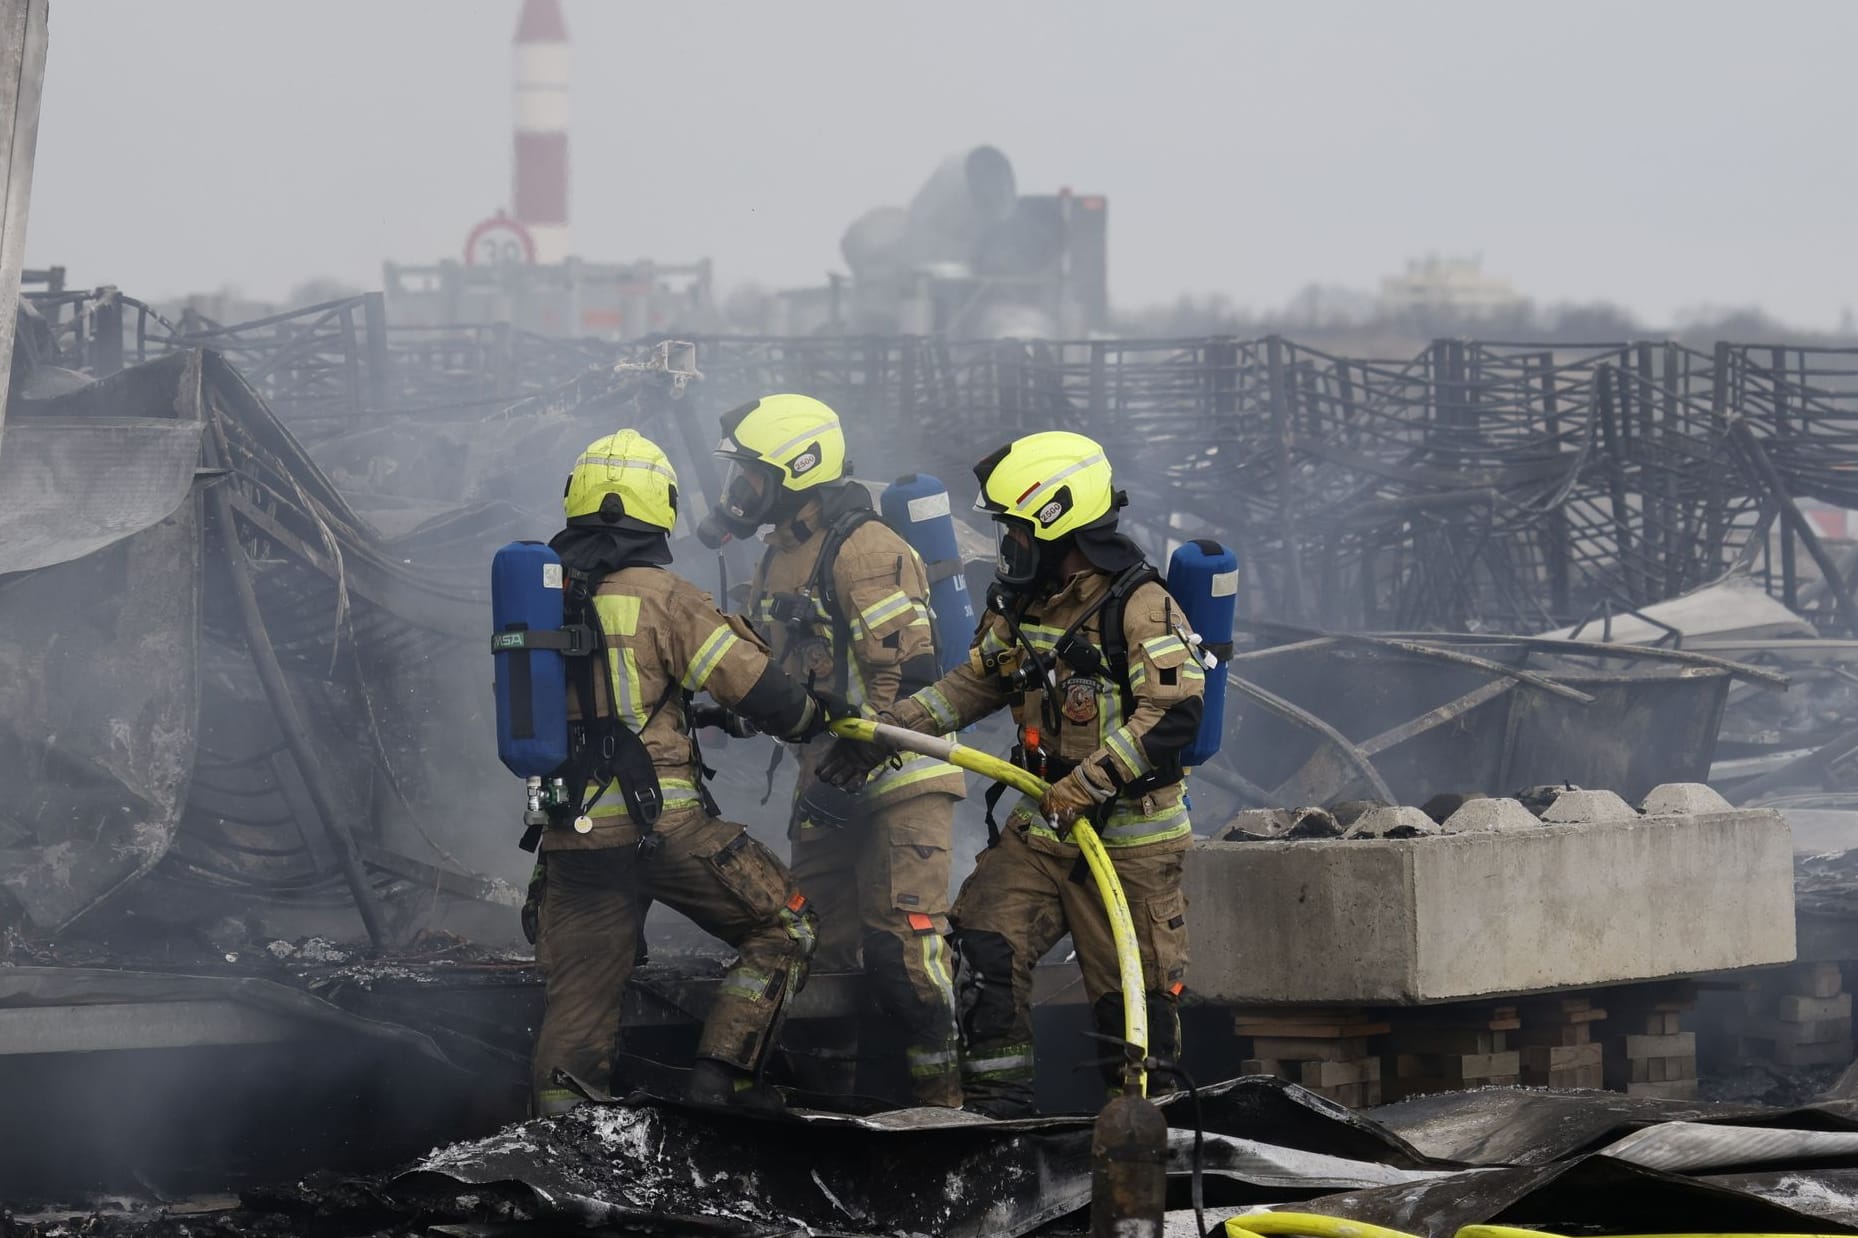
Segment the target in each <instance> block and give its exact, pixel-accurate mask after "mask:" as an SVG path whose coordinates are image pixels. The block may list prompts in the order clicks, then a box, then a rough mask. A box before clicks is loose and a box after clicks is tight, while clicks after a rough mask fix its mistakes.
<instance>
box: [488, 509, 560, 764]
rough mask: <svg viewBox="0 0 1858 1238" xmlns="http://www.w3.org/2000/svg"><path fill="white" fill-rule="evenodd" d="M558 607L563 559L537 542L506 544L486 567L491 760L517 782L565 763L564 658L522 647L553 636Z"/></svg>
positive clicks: (557, 625)
mask: <svg viewBox="0 0 1858 1238" xmlns="http://www.w3.org/2000/svg"><path fill="white" fill-rule="evenodd" d="M563 609H564V593H563V590H562V573H561V559H560V557H559V556H557V555H556V554H555V552H554V551H552V550H550V549H549V548H548V547H547V546H545V545H543V544H542V543H541V542H511V543H510V544H509V545H507V546H505V547H504V548H503V549H501V550H499V551H498V552H497V554H496V557H495V558H493V559H492V560H491V561H490V615H491V628H492V631H491V638H490V639H491V656H492V658H493V659H494V660H495V662H496V666H497V757H498V759H500V760H501V761H502V762H503V764H504V765H505V766H507V767H508V768H509V771H510V772H511V773H512V774H515V775H516V776H517V777H519V778H532V777H545V776H547V775H549V774H551V773H553V772H554V771H555V770H556V769H558V768H559V767H560V766H561V764H562V762H564V761H566V760H567V759H568V663H567V659H566V657H564V656H563V655H562V653H561V651H560V650H557V649H531V648H526V647H524V644H523V641H522V637H523V635H524V634H526V633H530V632H559V631H560V630H561V625H562V618H563Z"/></svg>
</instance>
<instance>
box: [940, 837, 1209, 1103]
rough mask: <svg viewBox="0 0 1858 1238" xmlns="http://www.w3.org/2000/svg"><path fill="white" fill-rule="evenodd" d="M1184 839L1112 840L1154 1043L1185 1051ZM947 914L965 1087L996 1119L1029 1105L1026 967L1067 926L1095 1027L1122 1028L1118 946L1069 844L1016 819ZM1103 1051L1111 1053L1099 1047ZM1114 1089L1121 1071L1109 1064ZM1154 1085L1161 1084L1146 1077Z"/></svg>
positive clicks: (1163, 1051) (1117, 1032)
mask: <svg viewBox="0 0 1858 1238" xmlns="http://www.w3.org/2000/svg"><path fill="white" fill-rule="evenodd" d="M1191 841H1192V840H1191V839H1189V838H1177V839H1170V840H1168V841H1165V842H1157V843H1147V844H1143V845H1140V846H1133V847H1112V848H1110V849H1109V851H1110V859H1111V862H1112V863H1113V864H1114V865H1115V868H1116V875H1117V877H1118V878H1119V879H1120V880H1121V882H1122V886H1123V892H1124V894H1125V895H1126V896H1127V897H1128V900H1129V913H1130V916H1131V917H1132V918H1133V919H1134V921H1135V934H1136V943H1137V945H1138V947H1139V948H1140V952H1141V955H1142V983H1143V987H1144V988H1145V989H1146V990H1147V996H1148V1006H1149V1015H1148V1021H1149V1051H1150V1052H1151V1053H1153V1054H1156V1055H1158V1056H1162V1057H1174V1056H1176V1055H1178V1053H1179V1051H1180V1021H1179V1016H1178V1013H1177V1009H1176V1008H1177V1003H1178V998H1179V996H1180V992H1181V987H1182V985H1183V983H1184V980H1185V977H1186V973H1187V918H1186V917H1187V902H1186V898H1185V896H1184V895H1183V894H1182V893H1181V857H1182V856H1183V854H1184V853H1185V852H1186V850H1187V847H1188V845H1189V843H1190V842H1191ZM949 918H950V919H951V920H952V921H953V922H954V925H955V948H956V950H957V952H958V953H959V954H960V956H961V966H960V971H959V982H958V987H957V998H956V1001H957V1008H958V1010H959V1014H960V1020H961V1031H962V1046H963V1047H962V1063H961V1075H962V1086H963V1088H964V1089H965V1090H966V1093H967V1099H968V1103H969V1105H970V1107H972V1108H975V1109H978V1110H980V1111H981V1112H984V1113H989V1114H991V1115H993V1116H997V1117H1002V1116H1018V1115H1023V1114H1029V1113H1031V1112H1032V1097H1033V1092H1032V1083H1033V1074H1034V1056H1033V1047H1032V969H1033V966H1034V964H1036V963H1037V962H1038V961H1039V959H1041V958H1042V957H1044V955H1045V954H1046V953H1047V952H1048V951H1049V950H1050V949H1051V948H1052V947H1053V946H1055V945H1057V944H1058V941H1059V939H1060V938H1062V937H1063V936H1064V935H1065V934H1066V933H1069V934H1070V935H1071V942H1072V945H1073V946H1074V947H1075V948H1076V950H1077V963H1078V967H1079V968H1080V969H1081V970H1082V971H1083V973H1084V976H1083V979H1084V993H1085V996H1086V997H1087V998H1088V999H1089V1000H1090V1004H1091V1015H1092V1019H1093V1021H1094V1023H1095V1024H1096V1028H1097V1031H1099V1032H1101V1033H1103V1034H1105V1035H1110V1036H1116V1037H1118V1038H1120V1037H1121V1036H1122V1034H1123V1005H1122V985H1121V982H1120V975H1119V972H1118V969H1117V963H1116V943H1115V941H1114V939H1113V938H1112V937H1111V935H1110V926H1109V918H1108V916H1107V915H1106V914H1105V913H1104V909H1103V900H1102V898H1101V896H1100V895H1099V894H1098V893H1097V886H1096V882H1095V881H1093V880H1092V879H1091V877H1090V875H1089V872H1088V870H1087V869H1086V868H1085V866H1084V862H1083V854H1082V853H1081V852H1080V851H1079V850H1078V849H1077V847H1076V846H1075V845H1073V844H1070V843H1060V842H1054V841H1052V840H1050V839H1046V838H1039V837H1037V836H1032V837H1028V835H1027V833H1026V831H1025V830H1024V828H1016V826H1015V824H1014V823H1013V822H1012V821H1009V822H1008V825H1007V828H1006V829H1005V830H1004V831H1003V832H1002V833H1001V835H1000V841H999V842H998V843H997V844H995V845H994V846H992V847H989V848H988V849H987V850H985V851H983V852H982V853H981V854H980V857H979V859H978V860H977V861H976V863H975V866H974V872H973V873H972V874H970V875H969V877H968V879H967V881H966V882H964V883H963V884H962V887H961V893H960V895H959V896H958V897H957V898H956V899H955V908H954V910H953V911H952V912H951V913H950V916H949ZM1103 1052H1104V1056H1106V1057H1109V1056H1114V1050H1112V1049H1111V1048H1109V1047H1108V1046H1105V1048H1104V1051H1103ZM1104 1075H1105V1079H1106V1081H1107V1082H1109V1083H1110V1085H1111V1086H1112V1087H1114V1086H1115V1085H1116V1083H1117V1081H1118V1080H1119V1079H1120V1067H1119V1066H1110V1067H1105V1069H1104ZM1150 1086H1151V1090H1153V1091H1162V1090H1165V1087H1166V1080H1164V1079H1161V1078H1157V1077H1151V1079H1150Z"/></svg>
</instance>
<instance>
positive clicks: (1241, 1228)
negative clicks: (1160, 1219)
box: [1226, 1212, 1832, 1238]
mask: <svg viewBox="0 0 1858 1238" xmlns="http://www.w3.org/2000/svg"><path fill="white" fill-rule="evenodd" d="M1289 1234H1301V1235H1308V1238H1421V1236H1420V1235H1418V1234H1409V1233H1406V1232H1405V1231H1403V1230H1398V1229H1387V1228H1385V1227H1383V1226H1379V1225H1369V1224H1367V1223H1366V1222H1364V1221H1347V1220H1344V1219H1342V1218H1341V1217H1326V1216H1322V1215H1320V1214H1318V1213H1314V1212H1252V1213H1247V1214H1246V1215H1244V1216H1236V1217H1229V1218H1227V1220H1226V1238H1260V1236H1263V1235H1289ZM1453 1238H1564V1235H1561V1234H1554V1233H1550V1232H1549V1231H1547V1230H1544V1229H1521V1228H1518V1227H1516V1226H1513V1225H1466V1226H1462V1227H1461V1228H1460V1229H1459V1230H1458V1232H1457V1233H1456V1234H1455V1235H1453ZM1613 1238H1832V1235H1829V1234H1619V1235H1614V1236H1613Z"/></svg>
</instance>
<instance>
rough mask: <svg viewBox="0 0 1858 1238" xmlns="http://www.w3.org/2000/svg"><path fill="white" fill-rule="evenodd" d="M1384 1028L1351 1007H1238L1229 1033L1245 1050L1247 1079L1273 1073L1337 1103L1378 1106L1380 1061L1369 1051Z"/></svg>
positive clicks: (1363, 1012)
mask: <svg viewBox="0 0 1858 1238" xmlns="http://www.w3.org/2000/svg"><path fill="white" fill-rule="evenodd" d="M1387 1029H1388V1024H1387V1023H1386V1022H1384V1021H1381V1020H1379V1019H1377V1018H1375V1017H1373V1016H1371V1015H1369V1014H1368V1013H1367V1012H1365V1011H1363V1010H1360V1009H1358V1008H1356V1009H1350V1008H1342V1009H1337V1008H1329V1007H1322V1008H1308V1009H1298V1008H1284V1007H1266V1008H1241V1009H1240V1010H1238V1011H1237V1012H1236V1013H1235V1014H1234V1016H1233V1025H1232V1030H1233V1032H1234V1034H1236V1035H1237V1036H1238V1037H1239V1038H1240V1039H1241V1042H1242V1043H1244V1044H1245V1046H1246V1047H1247V1049H1248V1050H1249V1053H1250V1056H1248V1057H1247V1058H1246V1059H1245V1060H1244V1061H1243V1062H1241V1063H1240V1070H1241V1071H1242V1072H1243V1073H1245V1074H1248V1075H1253V1074H1256V1075H1275V1076H1276V1077H1277V1078H1279V1079H1286V1080H1289V1081H1290V1082H1292V1083H1296V1084H1300V1085H1301V1086H1303V1087H1306V1088H1308V1089H1309V1090H1310V1091H1312V1092H1315V1093H1316V1094H1317V1095H1319V1096H1322V1097H1326V1098H1327V1099H1329V1100H1332V1101H1334V1102H1336V1103H1337V1104H1339V1105H1347V1106H1349V1107H1351V1108H1362V1107H1365V1106H1368V1105H1378V1104H1380V1103H1381V1061H1380V1058H1379V1057H1378V1056H1376V1054H1375V1053H1374V1052H1373V1051H1372V1050H1371V1048H1370V1043H1371V1041H1372V1040H1373V1039H1374V1038H1377V1037H1380V1036H1382V1035H1384V1034H1385V1033H1386V1032H1387Z"/></svg>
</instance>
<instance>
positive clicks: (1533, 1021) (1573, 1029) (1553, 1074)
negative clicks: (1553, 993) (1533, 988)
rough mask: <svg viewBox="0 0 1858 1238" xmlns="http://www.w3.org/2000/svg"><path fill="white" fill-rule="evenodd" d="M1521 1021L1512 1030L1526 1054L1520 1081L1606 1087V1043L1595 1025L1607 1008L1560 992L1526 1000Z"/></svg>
mask: <svg viewBox="0 0 1858 1238" xmlns="http://www.w3.org/2000/svg"><path fill="white" fill-rule="evenodd" d="M1521 1015H1522V1021H1523V1025H1522V1027H1520V1028H1518V1029H1517V1030H1516V1031H1514V1032H1511V1033H1509V1036H1510V1041H1511V1043H1512V1044H1515V1045H1516V1046H1517V1047H1518V1049H1519V1050H1520V1051H1521V1053H1522V1081H1523V1083H1524V1084H1526V1085H1528V1086H1530V1087H1538V1088H1596V1089H1597V1088H1602V1087H1605V1086H1606V1080H1605V1074H1604V1068H1603V1062H1604V1057H1605V1046H1604V1045H1602V1044H1601V1043H1600V1042H1599V1041H1597V1040H1595V1039H1594V1027H1595V1026H1596V1025H1597V1024H1599V1023H1600V1022H1601V1021H1602V1020H1603V1019H1605V1018H1606V1010H1605V1009H1604V1008H1603V1007H1601V1006H1599V1005H1596V1004H1595V1002H1594V999H1593V998H1592V997H1591V996H1558V997H1548V998H1539V999H1536V1000H1534V1001H1528V1002H1524V1003H1522V1007H1521Z"/></svg>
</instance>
